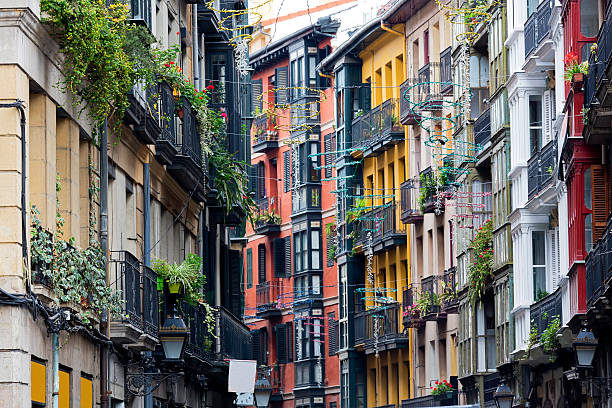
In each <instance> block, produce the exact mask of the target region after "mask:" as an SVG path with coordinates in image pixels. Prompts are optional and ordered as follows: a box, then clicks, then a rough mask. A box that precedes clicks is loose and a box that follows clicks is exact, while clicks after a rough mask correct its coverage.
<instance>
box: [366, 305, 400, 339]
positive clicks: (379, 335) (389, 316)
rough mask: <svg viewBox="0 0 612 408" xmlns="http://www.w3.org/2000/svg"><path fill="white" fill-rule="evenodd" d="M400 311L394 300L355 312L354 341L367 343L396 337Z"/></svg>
mask: <svg viewBox="0 0 612 408" xmlns="http://www.w3.org/2000/svg"><path fill="white" fill-rule="evenodd" d="M400 312H401V309H400V304H399V303H397V302H395V303H389V304H386V305H384V306H377V307H376V308H373V309H370V310H366V311H365V312H360V313H356V314H355V343H365V344H369V343H372V342H374V341H383V340H385V339H388V338H391V337H397V336H398V335H399V334H400V332H399V324H398V322H399V316H400Z"/></svg>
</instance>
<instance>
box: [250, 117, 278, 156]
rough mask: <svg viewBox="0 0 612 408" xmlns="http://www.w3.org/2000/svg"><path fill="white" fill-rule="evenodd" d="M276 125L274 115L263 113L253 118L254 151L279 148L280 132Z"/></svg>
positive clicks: (259, 151)
mask: <svg viewBox="0 0 612 408" xmlns="http://www.w3.org/2000/svg"><path fill="white" fill-rule="evenodd" d="M275 127H276V118H275V117H274V116H271V117H268V115H266V114H263V115H260V116H258V117H256V118H255V119H254V120H253V129H252V135H253V136H252V137H253V153H265V152H267V151H269V150H273V149H277V148H278V146H279V144H278V132H277V131H276V129H275Z"/></svg>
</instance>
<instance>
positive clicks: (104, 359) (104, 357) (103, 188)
mask: <svg viewBox="0 0 612 408" xmlns="http://www.w3.org/2000/svg"><path fill="white" fill-rule="evenodd" d="M101 136H102V137H101V141H100V248H101V249H102V253H103V254H104V269H105V271H106V284H107V285H108V150H107V146H108V120H107V119H104V124H103V127H102V135H101ZM108 319H109V316H108V310H104V311H103V312H102V314H101V316H100V332H102V334H105V335H106V336H109V337H110V335H109V332H108V327H109V325H108ZM108 359H109V354H108V345H106V344H104V345H102V346H101V348H100V403H101V407H102V408H109V400H108V396H109V389H108Z"/></svg>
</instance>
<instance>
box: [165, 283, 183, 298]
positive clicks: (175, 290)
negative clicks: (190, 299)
mask: <svg viewBox="0 0 612 408" xmlns="http://www.w3.org/2000/svg"><path fill="white" fill-rule="evenodd" d="M182 290H183V284H182V283H180V282H175V283H168V291H169V292H170V293H172V294H173V295H178V294H179V293H181V291H182Z"/></svg>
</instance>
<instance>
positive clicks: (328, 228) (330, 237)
mask: <svg viewBox="0 0 612 408" xmlns="http://www.w3.org/2000/svg"><path fill="white" fill-rule="evenodd" d="M336 228H337V227H336V224H335V223H333V222H330V223H327V224H325V236H326V238H327V242H333V245H328V246H327V258H328V259H333V258H335V257H336V252H337V251H338V244H337V243H336V235H337V231H336Z"/></svg>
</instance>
